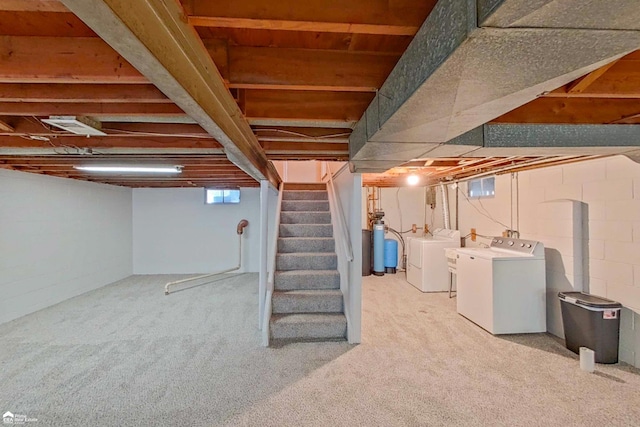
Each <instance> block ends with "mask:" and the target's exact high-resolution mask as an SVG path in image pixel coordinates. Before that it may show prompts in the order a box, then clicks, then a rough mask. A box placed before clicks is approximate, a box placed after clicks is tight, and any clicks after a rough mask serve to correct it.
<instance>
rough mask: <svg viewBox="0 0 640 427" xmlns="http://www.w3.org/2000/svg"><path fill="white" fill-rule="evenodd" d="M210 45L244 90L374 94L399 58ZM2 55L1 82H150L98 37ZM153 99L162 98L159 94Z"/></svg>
mask: <svg viewBox="0 0 640 427" xmlns="http://www.w3.org/2000/svg"><path fill="white" fill-rule="evenodd" d="M206 45H207V47H208V50H207V52H208V53H209V54H210V55H211V57H212V58H213V60H214V62H215V63H216V66H217V67H218V68H219V69H220V73H221V74H222V76H223V77H224V79H225V81H226V82H227V86H228V87H230V88H244V89H285V90H286V89H295V90H332V91H365V92H371V91H375V90H376V89H377V88H379V87H380V85H382V83H383V82H384V80H385V79H386V78H387V76H388V75H389V73H390V72H391V70H392V69H393V66H394V65H395V63H396V62H397V60H398V58H399V56H398V55H397V54H387V53H383V54H376V53H366V52H347V51H318V50H312V49H277V48H255V47H229V48H227V46H226V44H225V43H222V42H220V41H211V40H209V41H207V43H206ZM227 49H228V51H227ZM0 57H2V58H3V60H2V61H0V82H3V83H64V84H69V83H94V84H95V83H99V84H114V83H127V84H141V83H148V80H147V79H146V78H145V77H144V76H142V75H141V74H140V73H139V72H138V71H137V70H136V69H135V68H134V67H132V66H131V65H130V64H129V63H128V62H127V61H126V60H125V59H123V58H122V57H121V56H120V55H119V54H118V53H117V52H115V51H114V50H113V49H112V48H111V47H110V46H109V45H107V44H106V43H105V42H104V41H102V40H100V39H98V38H91V37H11V36H8V37H1V38H0ZM9 88H10V87H9ZM119 89H120V88H114V92H116V91H118V90H119ZM54 90H55V88H52V89H51V91H54ZM58 90H60V89H58ZM78 90H79V89H78ZM105 90H106V89H105ZM135 90H137V91H144V90H145V89H142V88H135V89H132V91H135ZM68 91H74V89H68ZM147 91H148V89H147ZM74 93H79V92H74ZM145 94H146V96H150V94H149V93H146V92H145ZM134 96H135V93H134V94H132V97H131V98H134ZM67 97H69V96H67ZM63 98H65V97H63ZM165 98H166V97H165ZM153 99H156V100H162V99H163V98H162V97H160V96H158V95H157V94H155V95H154V96H153Z"/></svg>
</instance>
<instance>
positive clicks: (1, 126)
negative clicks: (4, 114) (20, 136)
mask: <svg viewBox="0 0 640 427" xmlns="http://www.w3.org/2000/svg"><path fill="white" fill-rule="evenodd" d="M15 131H16V130H15V128H14V127H13V126H11V125H10V124H9V123H7V121H6V120H5V119H4V118H0V132H6V133H15Z"/></svg>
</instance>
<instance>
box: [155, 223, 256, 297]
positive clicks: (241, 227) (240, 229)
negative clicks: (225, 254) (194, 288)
mask: <svg viewBox="0 0 640 427" xmlns="http://www.w3.org/2000/svg"><path fill="white" fill-rule="evenodd" d="M247 225H249V221H247V220H246V219H243V220H241V221H240V222H239V223H238V228H237V230H236V231H237V233H238V239H239V241H240V244H239V245H238V246H239V249H238V251H239V253H238V265H237V266H235V267H233V268H229V269H227V270H222V271H217V272H215V273H209V274H203V275H201V276H196V277H189V278H187V279H182V280H176V281H175V282H169V283H167V284H166V285H164V294H165V295H169V287H171V286H175V285H179V284H181V283H187V282H192V281H194V280H200V279H206V278H207V277H213V276H218V275H220V274H225V273H231V272H232V271H236V270H240V267H242V235H243V234H244V228H245V227H246V226H247Z"/></svg>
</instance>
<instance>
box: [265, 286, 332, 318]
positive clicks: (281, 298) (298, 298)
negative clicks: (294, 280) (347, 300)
mask: <svg viewBox="0 0 640 427" xmlns="http://www.w3.org/2000/svg"><path fill="white" fill-rule="evenodd" d="M271 301H272V304H273V305H272V307H273V313H276V314H283V313H342V312H343V304H342V292H341V291H340V290H339V289H326V290H295V291H275V292H274V293H273V299H272V300H271Z"/></svg>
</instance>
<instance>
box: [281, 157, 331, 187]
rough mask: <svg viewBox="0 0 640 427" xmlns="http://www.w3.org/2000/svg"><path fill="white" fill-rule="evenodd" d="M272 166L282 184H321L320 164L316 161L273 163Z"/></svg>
mask: <svg viewBox="0 0 640 427" xmlns="http://www.w3.org/2000/svg"><path fill="white" fill-rule="evenodd" d="M273 165H274V166H275V168H276V170H277V171H278V173H279V174H280V176H281V177H282V180H283V181H284V182H321V181H322V176H321V173H322V162H320V161H316V160H308V161H298V160H287V161H274V162H273Z"/></svg>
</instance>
